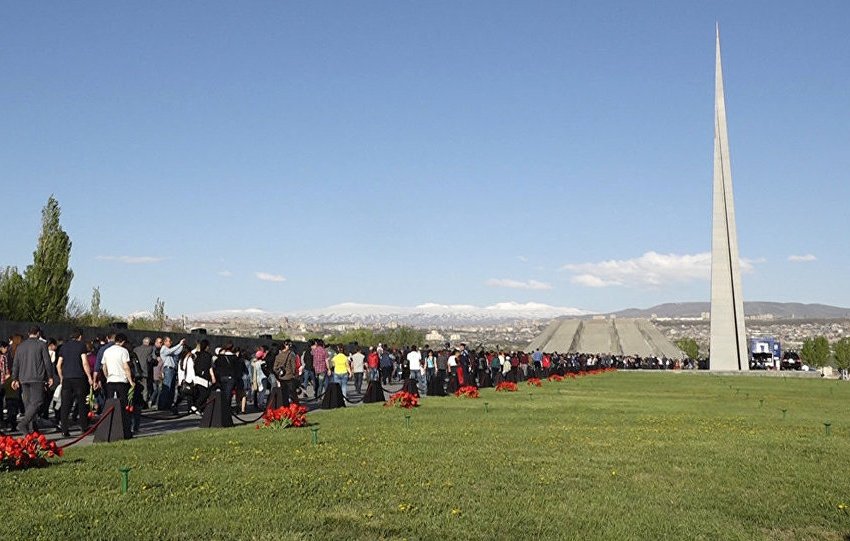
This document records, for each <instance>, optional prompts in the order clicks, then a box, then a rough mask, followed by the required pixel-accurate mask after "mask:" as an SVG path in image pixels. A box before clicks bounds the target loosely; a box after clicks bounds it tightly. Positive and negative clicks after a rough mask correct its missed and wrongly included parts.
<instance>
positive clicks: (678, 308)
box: [613, 301, 850, 319]
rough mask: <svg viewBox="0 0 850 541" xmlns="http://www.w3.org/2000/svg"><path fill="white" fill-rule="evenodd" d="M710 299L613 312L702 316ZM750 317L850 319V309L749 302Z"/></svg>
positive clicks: (673, 316) (638, 314)
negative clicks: (707, 300)
mask: <svg viewBox="0 0 850 541" xmlns="http://www.w3.org/2000/svg"><path fill="white" fill-rule="evenodd" d="M710 311H711V304H710V303H708V302H668V303H665V304H658V305H656V306H652V307H650V308H628V309H626V310H620V311H619V312H613V315H615V316H617V317H651V316H652V315H653V314H654V315H656V316H657V317H672V318H678V317H699V316H700V314H702V313H703V312H710ZM744 314H746V315H747V316H757V315H772V316H773V317H774V318H776V319H843V318H850V308H841V307H839V306H830V305H828V304H803V303H799V302H761V301H753V302H745V303H744Z"/></svg>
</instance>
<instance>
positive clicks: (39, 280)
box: [24, 195, 74, 322]
mask: <svg viewBox="0 0 850 541" xmlns="http://www.w3.org/2000/svg"><path fill="white" fill-rule="evenodd" d="M61 213H62V210H61V209H60V208H59V202H58V201H57V200H56V198H55V197H53V196H52V195H51V196H50V198H48V200H47V204H46V205H45V206H44V208H43V209H42V210H41V234H40V235H39V237H38V245H37V246H36V249H35V251H34V252H33V254H32V257H33V262H32V265H30V266H28V267H27V269H26V271H25V272H24V282H25V284H26V301H27V312H28V313H27V317H26V318H24V319H28V320H30V321H40V322H50V321H61V320H62V319H63V318H64V317H65V311H66V308H67V307H68V290H69V289H70V288H71V280H73V278H74V272H73V271H72V270H71V269H70V267H69V266H68V261H69V259H70V258H71V239H70V237H68V234H67V233H65V231H64V230H63V229H62V226H61V225H60V224H59V216H60V215H61Z"/></svg>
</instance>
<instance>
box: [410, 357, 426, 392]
mask: <svg viewBox="0 0 850 541" xmlns="http://www.w3.org/2000/svg"><path fill="white" fill-rule="evenodd" d="M407 364H408V366H409V370H410V379H412V380H415V381H416V387H418V388H419V393H420V394H425V374H424V371H423V370H422V354H421V353H419V348H418V347H417V346H413V347H411V348H410V353H408V354H407Z"/></svg>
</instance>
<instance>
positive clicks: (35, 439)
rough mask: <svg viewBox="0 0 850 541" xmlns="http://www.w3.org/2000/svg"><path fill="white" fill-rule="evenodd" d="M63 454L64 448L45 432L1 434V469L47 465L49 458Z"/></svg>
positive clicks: (21, 468)
mask: <svg viewBox="0 0 850 541" xmlns="http://www.w3.org/2000/svg"><path fill="white" fill-rule="evenodd" d="M57 456H62V448H61V447H59V446H58V445H56V442H53V441H48V440H47V438H46V437H45V436H44V434H39V433H38V432H31V433H29V434H27V435H26V436H21V437H20V438H15V437H13V436H0V470H23V469H26V468H32V467H38V466H45V465H47V459H48V458H53V457H57Z"/></svg>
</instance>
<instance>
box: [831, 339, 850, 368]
mask: <svg viewBox="0 0 850 541" xmlns="http://www.w3.org/2000/svg"><path fill="white" fill-rule="evenodd" d="M832 355H833V359H834V360H835V367H836V368H838V369H839V370H844V371H845V372H846V371H847V370H850V336H845V337H844V338H842V339H841V340H839V341H838V342H836V343H834V344H833V345H832Z"/></svg>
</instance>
